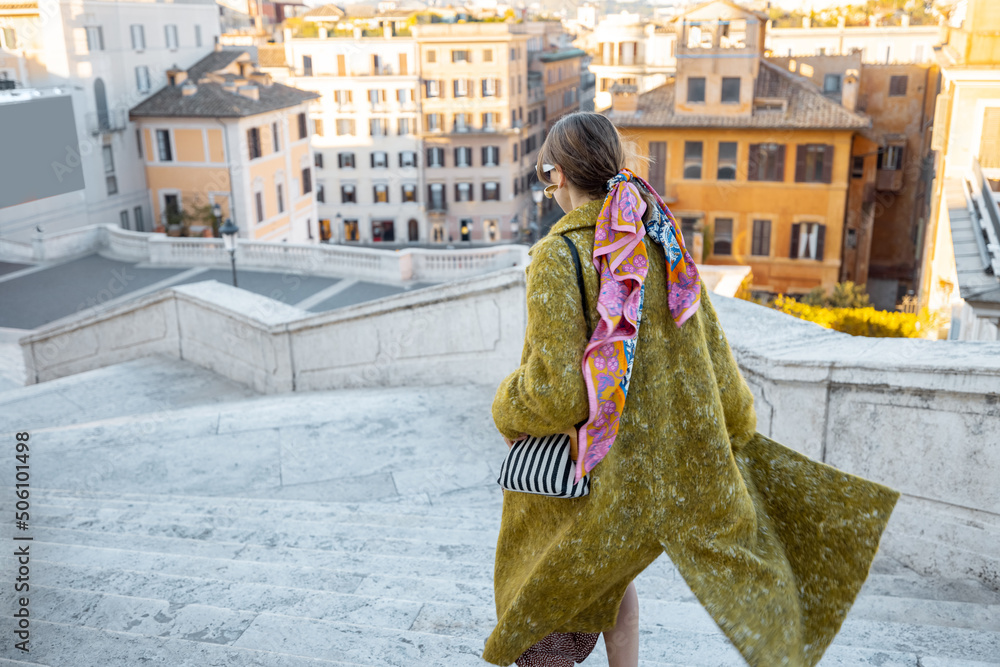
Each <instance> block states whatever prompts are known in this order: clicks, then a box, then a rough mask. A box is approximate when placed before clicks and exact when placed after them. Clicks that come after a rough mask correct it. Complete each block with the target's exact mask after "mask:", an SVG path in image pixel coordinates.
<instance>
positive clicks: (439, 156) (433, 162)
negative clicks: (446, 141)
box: [427, 147, 444, 167]
mask: <svg viewBox="0 0 1000 667" xmlns="http://www.w3.org/2000/svg"><path fill="white" fill-rule="evenodd" d="M427 166H428V167H443V166H444V149H443V148H440V147H434V148H428V149H427Z"/></svg>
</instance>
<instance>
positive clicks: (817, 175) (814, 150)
mask: <svg viewBox="0 0 1000 667" xmlns="http://www.w3.org/2000/svg"><path fill="white" fill-rule="evenodd" d="M832 175H833V146H831V145H829V144H804V145H801V146H797V147H796V149H795V182H796V183H830V182H831V180H832Z"/></svg>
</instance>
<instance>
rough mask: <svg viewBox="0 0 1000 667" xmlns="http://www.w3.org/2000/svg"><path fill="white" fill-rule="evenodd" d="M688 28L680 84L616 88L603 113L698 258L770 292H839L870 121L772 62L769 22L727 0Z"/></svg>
mask: <svg viewBox="0 0 1000 667" xmlns="http://www.w3.org/2000/svg"><path fill="white" fill-rule="evenodd" d="M676 23H677V26H676V30H677V75H676V77H674V78H672V79H670V80H668V81H667V83H666V84H665V85H663V86H660V87H659V88H655V89H653V90H651V91H649V92H646V93H643V94H641V95H638V94H636V92H635V87H634V86H623V85H621V84H616V85H615V86H614V87H613V88H612V106H611V108H610V109H609V110H607V111H605V112H603V113H605V115H607V117H608V118H609V119H610V120H611V121H612V122H614V123H615V125H616V126H617V127H619V128H620V129H621V130H622V132H623V134H625V135H626V136H628V137H629V138H630V139H632V140H634V141H636V142H637V143H638V145H639V147H640V149H641V150H642V151H644V152H647V154H648V155H649V157H650V158H651V162H650V165H649V167H648V169H647V171H646V173H645V174H644V176H645V177H646V178H647V180H649V182H650V184H651V185H653V187H654V188H656V189H657V191H658V192H660V193H661V194H662V195H663V197H664V201H665V202H666V203H667V204H668V206H669V207H670V209H671V211H672V212H673V213H674V215H675V217H676V218H677V219H678V220H679V221H680V222H681V225H682V230H683V234H684V238H685V240H686V241H687V242H688V245H689V247H690V248H692V249H693V252H692V254H693V255H694V257H695V260H696V261H698V262H704V263H711V264H744V265H750V266H751V268H752V271H753V276H754V278H753V288H754V289H755V290H758V291H762V292H771V293H779V292H782V293H788V294H795V293H804V292H808V291H809V290H811V289H813V288H815V287H817V286H822V287H824V288H826V289H828V290H829V289H832V287H833V286H834V284H835V283H836V282H837V280H838V277H839V273H840V266H841V248H842V244H843V238H844V221H845V217H846V208H847V192H848V181H849V175H850V167H851V147H852V139H853V137H854V135H855V133H856V132H858V131H859V130H861V129H864V128H867V127H869V126H870V121H869V119H868V118H866V117H864V116H861V115H859V114H857V113H854V112H852V111H850V110H848V109H846V108H844V107H843V106H842V105H841V104H839V103H837V102H834V101H832V100H830V99H827V98H826V97H824V95H823V94H822V92H821V91H820V90H819V89H818V88H817V87H816V86H815V85H814V84H813V83H812V82H810V81H809V80H807V79H805V78H803V77H801V76H798V75H795V74H792V73H790V72H788V71H787V70H786V69H782V68H780V67H777V66H775V65H773V64H771V63H769V62H767V61H766V60H765V59H764V58H763V57H762V54H763V44H764V39H763V36H764V26H765V23H766V17H765V16H764V15H762V14H759V13H757V12H751V11H747V10H745V9H743V8H741V7H739V6H737V5H734V4H732V3H729V2H726V1H724V0H717V1H716V2H710V3H707V4H705V5H702V6H700V7H698V8H695V9H694V10H692V11H691V12H688V13H687V14H685V15H683V16H682V17H679V18H678V19H677V20H676Z"/></svg>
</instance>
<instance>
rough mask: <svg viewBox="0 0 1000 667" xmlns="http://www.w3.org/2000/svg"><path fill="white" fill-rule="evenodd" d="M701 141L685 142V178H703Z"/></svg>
mask: <svg viewBox="0 0 1000 667" xmlns="http://www.w3.org/2000/svg"><path fill="white" fill-rule="evenodd" d="M701 148H702V146H701V142H700V141H685V142H684V178H689V179H698V178H701Z"/></svg>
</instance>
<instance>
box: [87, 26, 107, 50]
mask: <svg viewBox="0 0 1000 667" xmlns="http://www.w3.org/2000/svg"><path fill="white" fill-rule="evenodd" d="M86 29H87V51H90V52H91V53H93V52H94V51H103V50H104V30H103V29H102V28H101V26H99V25H88V26H87V28H86Z"/></svg>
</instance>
